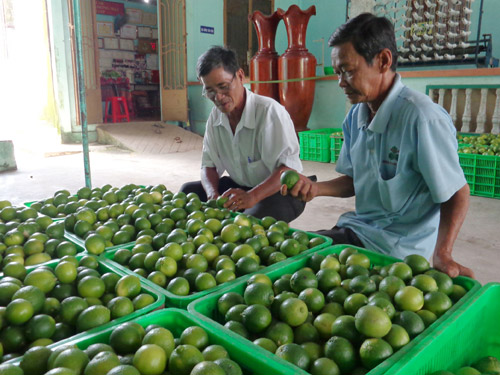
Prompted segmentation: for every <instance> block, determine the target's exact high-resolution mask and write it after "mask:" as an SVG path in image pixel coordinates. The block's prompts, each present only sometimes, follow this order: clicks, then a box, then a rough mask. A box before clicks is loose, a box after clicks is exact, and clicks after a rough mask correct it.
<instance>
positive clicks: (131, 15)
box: [125, 8, 142, 24]
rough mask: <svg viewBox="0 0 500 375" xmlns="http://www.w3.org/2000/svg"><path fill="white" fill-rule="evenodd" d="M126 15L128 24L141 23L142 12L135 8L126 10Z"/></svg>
mask: <svg viewBox="0 0 500 375" xmlns="http://www.w3.org/2000/svg"><path fill="white" fill-rule="evenodd" d="M125 12H127V15H128V22H130V23H135V24H138V23H142V10H140V9H135V8H127V9H126V10H125Z"/></svg>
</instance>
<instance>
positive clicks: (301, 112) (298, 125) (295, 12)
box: [277, 5, 316, 132]
mask: <svg viewBox="0 0 500 375" xmlns="http://www.w3.org/2000/svg"><path fill="white" fill-rule="evenodd" d="M277 12H278V14H279V15H280V16H281V18H282V19H283V21H284V23H285V27H286V33H287V36H288V48H287V49H286V51H285V53H284V54H283V55H281V56H280V57H279V59H278V77H279V79H280V80H291V79H301V78H309V77H315V76H316V58H315V57H314V55H313V54H312V53H310V52H309V51H308V50H307V48H306V31H307V24H308V23H309V19H310V18H311V16H313V15H315V14H316V7H315V6H314V5H313V6H311V7H309V9H307V10H304V11H303V10H301V9H300V8H299V7H298V6H297V5H292V6H290V8H288V10H287V11H286V12H285V11H283V10H282V9H278V11H277ZM315 86H316V83H315V80H298V81H296V82H283V83H280V84H279V94H280V103H281V104H282V105H283V106H284V107H285V108H286V110H287V111H288V113H289V114H290V116H291V118H292V120H293V123H294V126H295V131H296V132H300V131H304V130H307V122H308V121H309V117H310V116H311V111H312V106H313V103H314V90H315Z"/></svg>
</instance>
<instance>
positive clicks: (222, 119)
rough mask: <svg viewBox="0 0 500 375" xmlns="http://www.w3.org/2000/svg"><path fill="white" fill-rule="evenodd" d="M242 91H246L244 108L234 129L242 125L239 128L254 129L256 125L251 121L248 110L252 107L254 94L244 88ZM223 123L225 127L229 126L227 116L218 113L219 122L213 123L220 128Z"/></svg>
mask: <svg viewBox="0 0 500 375" xmlns="http://www.w3.org/2000/svg"><path fill="white" fill-rule="evenodd" d="M244 89H245V91H246V100H245V108H243V113H242V114H241V119H240V122H239V123H238V126H237V127H236V129H238V128H239V127H240V124H242V125H241V126H244V127H245V128H249V129H255V126H256V125H257V124H256V123H255V121H252V118H251V115H252V114H251V112H252V111H251V110H249V108H252V107H253V106H254V102H255V94H254V93H253V92H251V91H250V90H248V89H247V88H246V87H244ZM224 123H227V126H229V119H228V118H227V115H226V114H225V113H222V112H219V121H218V122H216V123H214V125H215V126H221V125H223V124H224Z"/></svg>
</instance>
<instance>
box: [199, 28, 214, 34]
mask: <svg viewBox="0 0 500 375" xmlns="http://www.w3.org/2000/svg"><path fill="white" fill-rule="evenodd" d="M200 33H203V34H212V35H213V34H214V28H213V27H210V26H200Z"/></svg>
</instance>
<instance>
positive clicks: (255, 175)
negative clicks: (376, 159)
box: [247, 160, 270, 187]
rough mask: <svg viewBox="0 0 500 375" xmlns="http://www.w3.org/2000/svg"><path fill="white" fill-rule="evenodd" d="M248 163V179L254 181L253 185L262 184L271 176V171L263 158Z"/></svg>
mask: <svg viewBox="0 0 500 375" xmlns="http://www.w3.org/2000/svg"><path fill="white" fill-rule="evenodd" d="M247 165H248V167H247V168H248V176H247V177H248V180H249V181H251V182H252V187H254V186H256V185H258V184H260V183H261V182H262V181H264V180H265V179H266V178H268V177H269V176H270V172H269V170H268V169H267V167H266V165H265V164H264V162H263V161H262V160H257V161H252V162H250V163H248V164H247Z"/></svg>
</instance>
